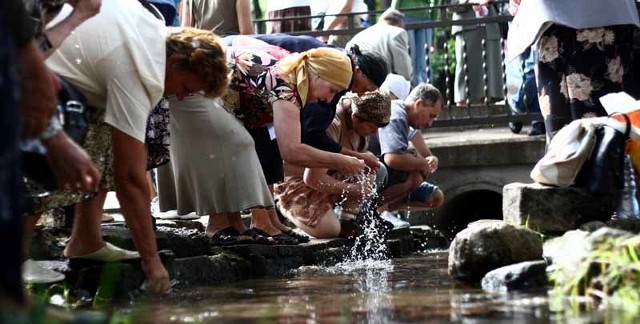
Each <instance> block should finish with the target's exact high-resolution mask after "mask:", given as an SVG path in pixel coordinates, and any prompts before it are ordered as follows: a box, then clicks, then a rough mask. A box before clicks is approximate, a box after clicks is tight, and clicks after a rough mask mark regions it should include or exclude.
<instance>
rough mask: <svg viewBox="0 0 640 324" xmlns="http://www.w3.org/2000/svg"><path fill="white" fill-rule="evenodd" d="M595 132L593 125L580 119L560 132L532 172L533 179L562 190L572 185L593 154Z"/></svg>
mask: <svg viewBox="0 0 640 324" xmlns="http://www.w3.org/2000/svg"><path fill="white" fill-rule="evenodd" d="M596 128H597V125H595V124H594V123H593V122H591V121H587V120H585V119H577V120H574V121H573V122H571V123H570V124H568V125H566V126H565V127H563V128H562V129H560V131H558V133H556V135H555V136H554V137H553V139H552V140H551V143H549V147H548V148H547V153H546V154H545V155H544V156H543V157H542V159H540V161H538V163H537V164H536V165H535V166H534V167H533V170H531V174H530V176H531V179H533V181H535V182H538V183H542V184H546V185H553V186H559V187H568V186H570V185H572V184H573V183H574V181H575V179H576V176H577V175H578V172H579V171H580V170H581V169H582V165H583V164H584V162H585V161H586V160H587V159H588V158H589V155H591V152H592V151H593V147H594V145H595V143H596Z"/></svg>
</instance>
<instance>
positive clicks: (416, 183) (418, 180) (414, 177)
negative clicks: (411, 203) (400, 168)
mask: <svg viewBox="0 0 640 324" xmlns="http://www.w3.org/2000/svg"><path fill="white" fill-rule="evenodd" d="M422 182H424V177H423V176H422V174H421V173H420V172H411V173H410V174H409V177H408V179H407V185H408V186H409V189H410V190H411V191H413V190H416V189H418V187H420V185H421V184H422Z"/></svg>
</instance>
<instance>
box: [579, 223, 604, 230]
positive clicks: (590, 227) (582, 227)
mask: <svg viewBox="0 0 640 324" xmlns="http://www.w3.org/2000/svg"><path fill="white" fill-rule="evenodd" d="M606 226H607V224H605V223H603V222H601V221H592V222H586V223H584V224H582V225H580V227H579V228H578V229H579V230H582V231H587V232H595V231H597V230H598V229H601V228H603V227H606Z"/></svg>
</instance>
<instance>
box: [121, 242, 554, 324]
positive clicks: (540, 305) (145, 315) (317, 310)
mask: <svg viewBox="0 0 640 324" xmlns="http://www.w3.org/2000/svg"><path fill="white" fill-rule="evenodd" d="M121 309H122V312H123V313H126V314H129V315H130V316H131V320H132V321H133V322H136V323H137V322H145V323H147V322H154V323H163V322H174V321H177V322H215V323H220V322H225V323H269V322H277V323H361V322H367V323H391V322H434V323H437V322H472V323H476V322H477V323H483V322H487V323H488V322H491V323H495V322H502V323H512V322H530V323H534V322H535V323H538V322H548V321H550V320H551V317H552V316H551V315H550V312H549V311H548V306H547V298H546V293H545V292H537V293H529V294H487V293H484V292H482V290H480V289H479V288H477V287H469V286H461V285H460V284H459V283H456V282H454V281H453V280H452V279H450V278H449V276H448V274H447V254H446V253H445V252H436V253H430V254H427V255H424V256H417V257H412V258H404V259H396V260H392V261H389V260H385V261H356V262H351V261H349V262H344V263H340V264H337V265H335V266H332V267H315V266H309V267H302V268H300V269H297V270H296V271H294V272H293V273H291V276H290V277H288V278H280V279H259V280H248V281H242V282H238V283H234V284H226V285H220V286H214V287H183V288H182V289H178V290H177V291H176V293H175V294H174V295H172V296H171V297H168V298H167V299H163V300H154V301H147V302H141V301H138V302H134V303H133V306H131V305H124V306H123V307H122V308H121Z"/></svg>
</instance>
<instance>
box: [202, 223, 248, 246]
mask: <svg viewBox="0 0 640 324" xmlns="http://www.w3.org/2000/svg"><path fill="white" fill-rule="evenodd" d="M243 237H245V238H243ZM246 237H249V238H246ZM211 243H212V244H213V245H214V246H230V245H242V244H256V241H255V240H254V239H253V237H252V236H251V235H245V234H240V232H238V230H237V229H235V227H233V226H229V227H226V228H223V229H221V230H219V231H217V232H215V233H214V234H213V236H211Z"/></svg>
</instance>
